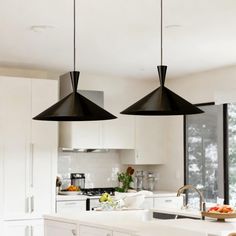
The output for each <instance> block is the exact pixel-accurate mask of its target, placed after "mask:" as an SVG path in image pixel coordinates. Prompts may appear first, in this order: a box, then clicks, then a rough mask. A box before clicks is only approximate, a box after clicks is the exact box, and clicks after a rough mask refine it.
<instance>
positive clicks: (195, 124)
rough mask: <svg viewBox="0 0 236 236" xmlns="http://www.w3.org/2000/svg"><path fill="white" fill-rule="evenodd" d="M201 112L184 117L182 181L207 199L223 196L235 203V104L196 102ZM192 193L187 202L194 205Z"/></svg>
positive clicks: (208, 200) (226, 200)
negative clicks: (183, 170) (199, 103)
mask: <svg viewBox="0 0 236 236" xmlns="http://www.w3.org/2000/svg"><path fill="white" fill-rule="evenodd" d="M199 107H200V108H201V109H202V110H204V112H205V113H203V114H198V115H187V116H186V117H185V121H184V123H185V125H184V127H185V184H192V185H193V186H195V187H197V188H198V189H200V190H201V191H202V192H203V194H204V197H205V199H206V201H207V202H216V201H217V198H223V199H224V200H225V203H230V204H231V205H233V206H236V105H235V104H227V105H226V104H225V105H214V104H205V105H199ZM197 199H198V198H195V193H191V192H189V193H188V202H189V203H190V204H193V205H195V204H197V202H196V201H197Z"/></svg>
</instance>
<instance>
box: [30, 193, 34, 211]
mask: <svg viewBox="0 0 236 236" xmlns="http://www.w3.org/2000/svg"><path fill="white" fill-rule="evenodd" d="M30 200H31V201H30V202H31V203H30V212H31V213H33V212H34V196H31V198H30Z"/></svg>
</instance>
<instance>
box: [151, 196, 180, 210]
mask: <svg viewBox="0 0 236 236" xmlns="http://www.w3.org/2000/svg"><path fill="white" fill-rule="evenodd" d="M181 206H183V197H182V196H181V197H156V198H154V208H165V207H168V208H180V207H181Z"/></svg>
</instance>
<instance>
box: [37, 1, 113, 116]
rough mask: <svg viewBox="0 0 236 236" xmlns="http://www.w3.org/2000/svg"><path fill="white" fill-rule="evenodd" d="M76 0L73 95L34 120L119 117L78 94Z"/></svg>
mask: <svg viewBox="0 0 236 236" xmlns="http://www.w3.org/2000/svg"><path fill="white" fill-rule="evenodd" d="M75 9H76V7H75V0H74V70H73V71H71V72H70V77H71V84H72V89H73V91H72V93H70V94H69V95H67V96H66V97H64V98H63V99H61V100H60V101H59V102H57V103H56V104H54V105H52V106H51V107H49V108H48V109H47V110H45V111H43V112H42V113H40V114H39V115H37V116H35V117H34V118H33V119H34V120H47V121H94V120H110V119H116V118H117V117H116V116H114V115H112V114H111V113H109V112H108V111H106V110H104V109H103V108H101V107H100V106H98V105H96V104H95V103H93V102H92V101H90V100H89V99H87V98H86V97H84V96H82V95H81V94H80V93H79V92H77V87H78V82H79V75H80V72H79V71H76V69H75V67H76V53H75V52H76V47H75V42H76V40H75V39H76V25H75V23H76V16H75V15H76V14H75V11H76V10H75Z"/></svg>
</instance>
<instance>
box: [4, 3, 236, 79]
mask: <svg viewBox="0 0 236 236" xmlns="http://www.w3.org/2000/svg"><path fill="white" fill-rule="evenodd" d="M76 1H77V17H78V24H77V26H78V27H77V36H78V38H77V58H78V65H79V66H78V69H79V70H80V71H82V72H86V73H92V74H99V75H107V76H113V75H114V76H115V75H116V76H129V77H132V78H153V77H155V76H156V65H158V64H160V39H159V37H160V1H159V0H116V1H115V0H76ZM72 7H73V0H21V1H19V0H8V1H4V0H1V7H0V16H1V20H0V32H1V37H0V66H14V67H19V68H31V69H43V70H44V69H46V70H51V71H53V70H55V71H60V72H66V71H69V70H72V64H73V60H72V56H73V51H72V49H73V44H72V43H73V41H72V40H73V34H72V33H73V31H72V30H73V15H72V11H73V9H72ZM235 22H236V1H235V0H164V24H165V29H164V62H165V64H167V65H168V66H169V67H168V77H176V76H182V75H185V74H189V73H195V72H199V71H203V70H209V69H213V68H217V67H223V66H228V65H233V64H236V26H235ZM32 25H48V26H52V28H49V29H45V30H43V31H41V32H34V31H32V30H30V27H31V26H32ZM170 25H180V26H179V27H169V26H170Z"/></svg>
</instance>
